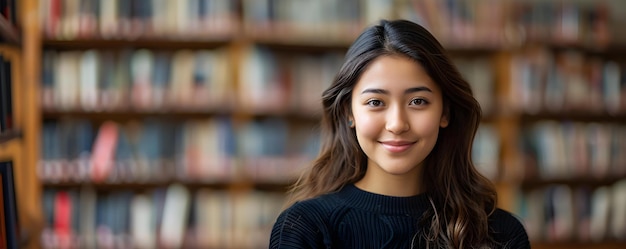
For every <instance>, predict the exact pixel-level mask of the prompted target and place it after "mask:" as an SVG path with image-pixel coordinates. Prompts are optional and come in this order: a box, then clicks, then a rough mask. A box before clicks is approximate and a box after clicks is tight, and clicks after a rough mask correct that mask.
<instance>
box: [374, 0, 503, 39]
mask: <svg viewBox="0 0 626 249" xmlns="http://www.w3.org/2000/svg"><path fill="white" fill-rule="evenodd" d="M377 2H381V1H377ZM395 2H396V9H395V12H396V13H397V17H400V18H403V19H408V20H412V21H415V22H417V23H419V24H421V25H423V26H424V27H426V28H427V29H428V30H430V31H431V32H432V33H433V34H434V35H435V37H437V39H439V40H440V41H441V42H442V43H443V44H444V45H445V46H446V47H450V48H483V49H489V48H500V47H502V46H503V45H506V43H511V42H513V41H510V40H506V38H507V37H506V36H505V33H504V30H506V26H505V25H506V24H509V23H510V22H512V21H513V20H510V16H509V15H508V12H509V7H510V6H509V2H510V1H497V0H483V1H467V0H452V1H437V0H423V1H395ZM509 39H510V38H509Z"/></svg>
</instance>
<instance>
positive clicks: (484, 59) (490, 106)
mask: <svg viewBox="0 0 626 249" xmlns="http://www.w3.org/2000/svg"><path fill="white" fill-rule="evenodd" d="M452 60H453V63H454V64H455V65H456V67H457V69H458V70H459V71H460V72H461V75H463V77H464V78H465V80H467V81H468V83H469V84H470V85H471V86H472V92H473V94H474V98H476V100H478V103H479V104H480V107H481V109H482V112H483V116H487V115H490V114H491V113H493V112H495V111H496V98H495V96H497V93H496V91H495V88H496V87H495V86H496V78H495V70H494V69H495V66H494V65H493V60H492V59H491V57H488V56H479V57H464V56H455V57H453V58H452Z"/></svg>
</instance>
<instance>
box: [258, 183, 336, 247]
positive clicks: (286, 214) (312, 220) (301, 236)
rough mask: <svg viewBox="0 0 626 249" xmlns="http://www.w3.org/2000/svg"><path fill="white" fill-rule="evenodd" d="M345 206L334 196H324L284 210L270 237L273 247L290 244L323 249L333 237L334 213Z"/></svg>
mask: <svg viewBox="0 0 626 249" xmlns="http://www.w3.org/2000/svg"><path fill="white" fill-rule="evenodd" d="M341 205H342V204H341V203H340V202H339V201H338V200H337V199H336V198H334V197H333V195H323V196H319V197H315V198H312V199H307V200H302V201H298V202H296V203H294V204H293V205H291V206H290V207H288V208H287V209H285V210H283V211H282V212H281V213H280V215H279V216H278V218H277V219H276V222H275V223H274V226H273V228H272V234H271V237H270V248H283V247H285V245H290V246H289V248H294V247H293V246H294V245H299V246H302V247H305V246H306V245H308V246H310V247H313V248H318V247H323V243H324V242H325V241H326V240H325V238H329V237H330V236H331V234H332V233H331V230H330V228H329V227H328V223H329V220H330V217H331V216H332V213H333V212H334V210H336V209H337V208H338V207H340V206H341Z"/></svg>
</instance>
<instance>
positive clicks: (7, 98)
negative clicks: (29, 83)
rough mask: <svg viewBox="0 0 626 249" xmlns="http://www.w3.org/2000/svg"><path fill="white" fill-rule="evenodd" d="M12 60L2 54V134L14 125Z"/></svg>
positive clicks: (0, 72) (0, 63) (0, 76)
mask: <svg viewBox="0 0 626 249" xmlns="http://www.w3.org/2000/svg"><path fill="white" fill-rule="evenodd" d="M11 68H12V67H11V61H10V60H7V59H5V58H4V56H2V55H1V54H0V134H2V133H5V132H7V131H11V130H12V129H14V128H15V127H13V90H12V89H13V86H12V84H13V80H12V79H13V77H12V73H13V72H12V69H11Z"/></svg>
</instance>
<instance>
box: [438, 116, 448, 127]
mask: <svg viewBox="0 0 626 249" xmlns="http://www.w3.org/2000/svg"><path fill="white" fill-rule="evenodd" d="M439 127H441V128H446V127H448V115H445V114H444V115H441V120H440V121H439Z"/></svg>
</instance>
